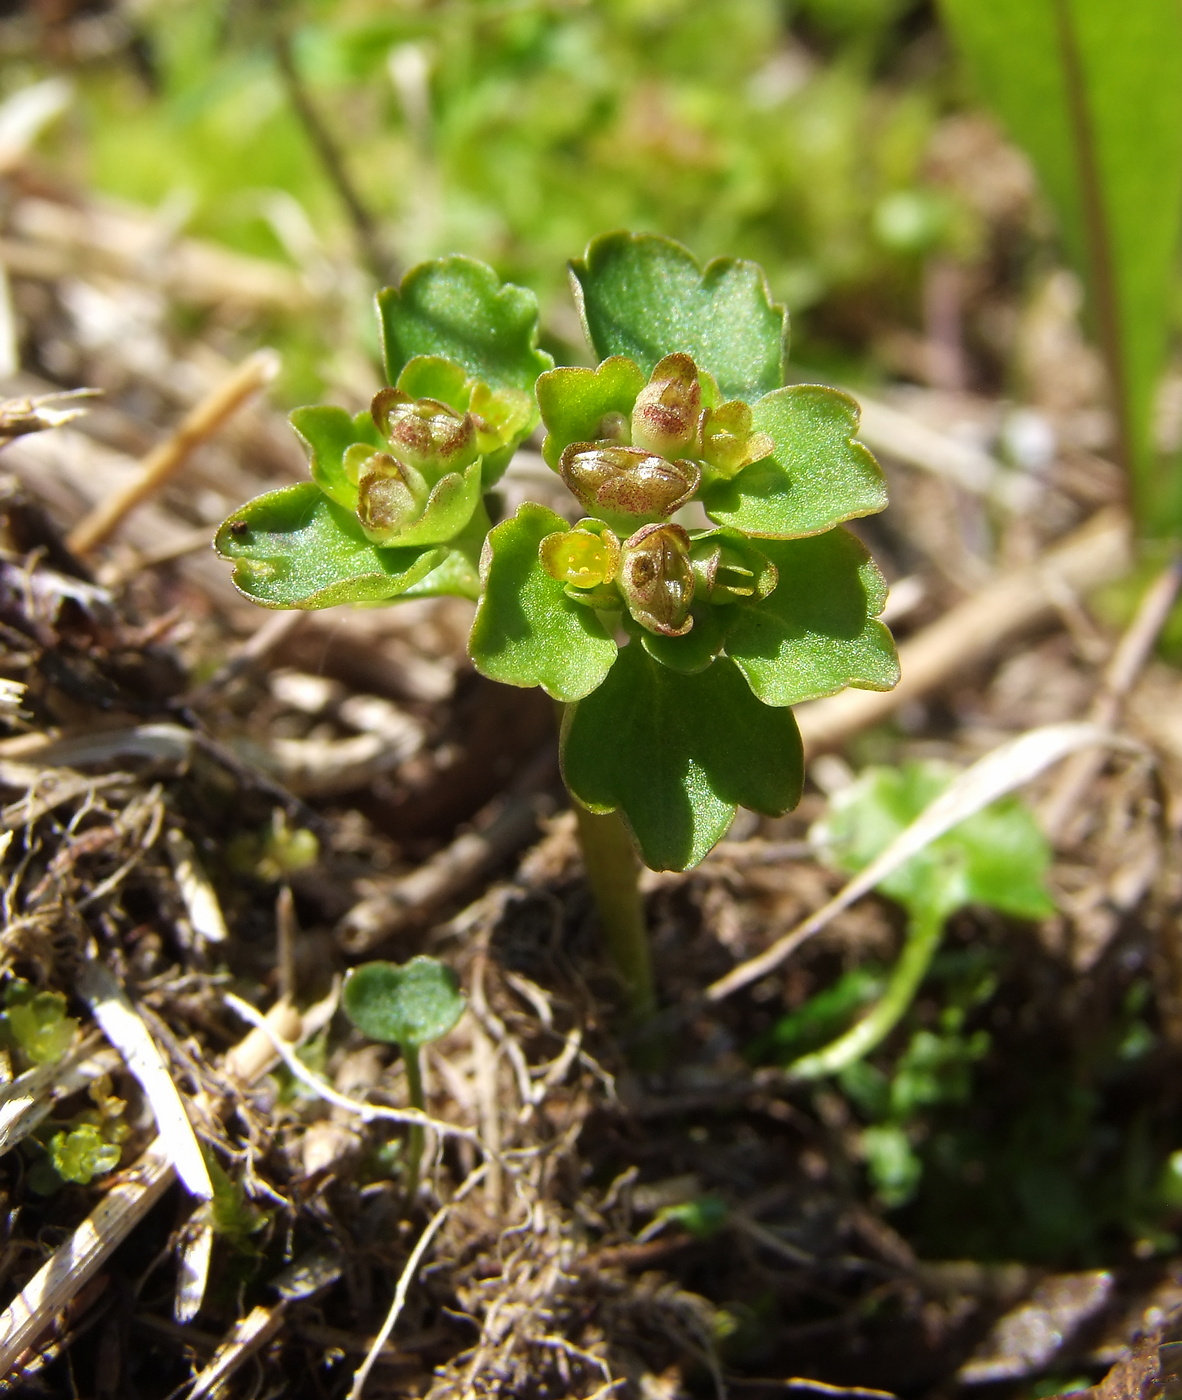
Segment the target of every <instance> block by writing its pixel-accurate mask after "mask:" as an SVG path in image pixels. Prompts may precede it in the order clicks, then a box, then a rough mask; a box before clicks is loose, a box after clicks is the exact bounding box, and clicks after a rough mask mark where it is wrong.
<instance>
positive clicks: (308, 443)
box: [288, 404, 387, 510]
mask: <svg viewBox="0 0 1182 1400" xmlns="http://www.w3.org/2000/svg"><path fill="white" fill-rule="evenodd" d="M288 421H289V422H290V423H291V426H292V427H293V428H294V429H295V430H296V434H297V436H298V437H299V438H300V439H301V441H302V442H303V444H304V446H305V447H306V448H307V451H308V461H309V465H310V467H311V471H312V480H313V481H314V482H315V483H316V484H317V486H319V487H320V489H321V490H322V491H323V492H324V493H325V495H326V496H331V497H332V499H333V500H334V501H336V503H337V505H339V506H344V507H345V509H346V510H356V509H357V487H356V485H355V484H354V483H353V482H351V481H350V480H349V478H348V477H347V476H346V475H345V469H344V466H343V460H344V456H345V453H346V452H347V451H348V450H349V448H350V447H352V446H353V444H354V443H355V442H364V443H368V444H370V445H371V446H372V447H374V448H375V449H376V448H381V447H385V446H387V443H386V441H385V439H384V438H383V437H382V435H381V433H379V432H378V429H377V426H376V424H375V423H374V421H373V417H372V415H371V414H370V413H369V412H368V410H367V411H365V412H363V413H358V414H357V415H356V417H354V416H353V415H352V414H349V413H346V412H345V410H344V409H343V408H333V407H330V406H328V405H323V404H317V405H314V406H312V407H310V408H294V409H292V411H291V413H290V415H289V417H288Z"/></svg>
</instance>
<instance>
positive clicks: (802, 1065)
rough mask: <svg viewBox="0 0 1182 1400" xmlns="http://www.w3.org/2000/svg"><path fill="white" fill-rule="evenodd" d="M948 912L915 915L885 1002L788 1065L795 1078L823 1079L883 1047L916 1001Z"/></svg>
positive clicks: (921, 910)
mask: <svg viewBox="0 0 1182 1400" xmlns="http://www.w3.org/2000/svg"><path fill="white" fill-rule="evenodd" d="M945 916H946V911H945V910H944V909H941V908H939V907H937V906H933V907H929V908H923V907H921V908H919V909H916V910H914V911H913V912H912V914H911V918H910V919H909V921H908V924H907V941H906V943H905V944H904V945H903V952H902V954H901V956H900V958H899V961H898V962H897V963H896V964H895V969H894V971H893V972H892V973H891V978H890V981H889V982H888V983H887V987H886V991H885V992H883V994H882V999H881V1000H880V1001H879V1002H878V1004H877V1005H876V1006H875V1007H874V1008H873V1009H872V1010H870V1011H869V1012H867V1014H866V1015H865V1016H863V1017H862V1019H861V1020H860V1021H858V1022H857V1023H856V1024H855V1025H853V1026H851V1027H850V1029H849V1030H848V1031H846V1033H845V1034H844V1035H841V1036H838V1038H837V1039H836V1040H834V1041H831V1042H830V1043H829V1044H828V1045H826V1046H824V1047H823V1048H822V1049H820V1050H815V1051H814V1052H813V1053H812V1054H811V1055H804V1056H802V1057H801V1058H800V1059H799V1060H797V1061H796V1062H795V1063H794V1064H791V1065H789V1066H788V1074H789V1075H790V1077H791V1078H793V1079H822V1078H824V1077H825V1076H826V1075H829V1074H837V1073H838V1072H839V1071H840V1070H843V1069H845V1068H846V1067H847V1066H849V1065H852V1064H854V1063H855V1062H856V1061H858V1060H860V1059H862V1058H863V1056H865V1055H868V1054H869V1053H870V1051H871V1050H873V1049H874V1048H875V1047H876V1046H877V1045H879V1044H881V1043H882V1041H884V1040H885V1039H886V1038H887V1036H888V1035H889V1034H890V1033H891V1031H893V1030H894V1028H895V1026H896V1025H898V1023H899V1021H900V1020H901V1019H902V1017H903V1014H904V1013H905V1012H906V1010H907V1008H908V1007H909V1006H910V1005H911V1003H912V1001H914V999H915V994H916V992H917V991H918V990H919V984H920V983H921V982H922V981H923V979H924V974H925V973H926V972H927V970H928V968H929V966H930V965H931V961H932V957H933V955H934V954H935V951H936V949H937V948H938V947H939V945H940V935H941V934H942V933H943V931H944V920H945Z"/></svg>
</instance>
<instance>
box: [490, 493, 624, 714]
mask: <svg viewBox="0 0 1182 1400" xmlns="http://www.w3.org/2000/svg"><path fill="white" fill-rule="evenodd" d="M568 528H569V526H568V525H567V522H566V521H565V520H563V518H562V517H561V516H560V515H555V513H554V512H553V511H552V510H547V509H546V508H545V506H539V505H536V504H534V502H532V501H526V502H525V504H524V505H522V506H520V507H519V508H518V511H517V514H516V515H515V516H514V517H513V518H512V519H511V520H504V521H502V522H501V524H499V525H497V526H496V527H495V528H494V529H492V530H491V531H490V532H489V536H488V540H487V542H486V544H485V551H486V552H485V555H484V559H483V560H482V566H481V567H482V573H483V575H484V593H483V595H482V597H481V599H480V603H479V605H478V607H477V609H476V619H475V621H474V622H473V623H472V634H471V636H470V637H469V639H468V651H469V653H470V654H471V657H472V660H473V662H474V663H475V665H476V669H477V670H478V671H480V672H482V673H483V674H484V675H486V676H488V677H490V678H491V679H492V680H494V681H505V682H506V683H507V684H509V685H521V686H532V685H540V686H541V687H542V689H543V690H544V691H545V692H546V694H547V695H550V696H552V697H553V698H554V699H555V700H563V701H572V700H581V699H582V698H583V696H585V695H589V694H590V693H591V692H592V691H593V690H595V688H596V687H597V686H599V685H600V684H601V683H602V682H603V679H604V677H605V676H606V675H607V674H608V672H609V671H610V670H611V668H612V665H613V663H614V662H615V660H616V655H617V648H616V644H615V642H614V640H613V639H612V638H611V637H610V636H609V635H608V633H607V630H606V629H605V628H604V626H603V624H602V623H601V622H600V620H599V618H598V617H597V616H596V615H595V611H594V609H592V608H589V607H587V606H586V604H584V603H576V602H575V601H574V600H573V599H572V598H569V597H567V594H566V590H565V588H564V587H563V585H562V584H561V583H559V582H558V581H557V580H556V579H553V578H551V577H550V575H549V574H548V573H547V572H546V570H545V569H544V568H542V564H541V560H540V559H539V557H538V546H539V545H540V544H541V542H542V540H543V539H544V538H545V537H546V536H547V535H550V534H553V533H554V532H555V531H556V530H566V529H568Z"/></svg>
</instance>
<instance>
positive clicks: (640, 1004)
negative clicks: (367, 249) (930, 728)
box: [216, 233, 898, 1020]
mask: <svg viewBox="0 0 1182 1400" xmlns="http://www.w3.org/2000/svg"><path fill="white" fill-rule="evenodd" d="M572 274H573V278H574V284H575V289H576V294H577V297H578V301H579V306H580V310H581V312H582V316H583V322H584V325H585V327H586V331H587V335H588V339H589V340H590V342H591V346H592V349H593V350H594V352H595V355H596V357H597V358H598V360H599V364H598V367H597V368H595V369H582V368H559V369H554V368H552V367H551V362H550V360H549V357H548V356H546V355H545V354H544V353H543V352H542V351H540V350H538V349H537V346H536V336H537V325H536V320H537V317H536V306H535V303H534V300H533V297H532V296H531V294H530V293H528V292H527V291H524V290H523V289H521V288H519V287H513V286H509V285H502V284H501V283H500V282H499V280H498V279H497V277H496V275H495V274H494V273H493V272H492V270H491V269H489V268H487V267H484V266H483V265H482V264H479V263H475V262H473V261H471V260H470V259H467V258H462V257H450V258H443V259H440V260H439V261H437V262H434V263H428V264H425V265H424V266H422V267H420V268H416V269H415V270H414V271H412V272H411V273H409V274H408V275H407V277H406V278H405V279H404V281H403V283H402V285H401V287H400V288H397V289H395V288H388V289H387V290H386V291H384V292H382V293H381V294H380V295H379V297H378V312H379V317H380V320H381V329H382V343H383V346H384V352H385V360H386V370H387V376H388V378H389V380H390V385H391V387H390V388H387V389H383V390H382V391H380V392H379V393H378V394H377V396H376V397H375V398H374V400H373V403H372V405H371V411H370V412H369V413H368V414H361V415H359V416H358V417H356V418H352V417H350V416H349V415H348V414H347V413H345V412H344V410H342V409H337V408H305V409H297V410H296V412H295V413H294V414H293V415H292V421H293V423H294V425H295V427H296V429H297V431H298V432H299V434H300V435H301V437H302V438H303V439H304V441H305V443H306V445H307V447H308V452H309V457H310V462H311V471H312V478H313V479H312V481H311V482H310V483H307V484H304V485H298V486H290V487H286V488H284V489H283V490H280V491H275V492H271V493H270V494H268V495H266V496H262V497H260V498H259V499H257V500H255V501H252V502H250V503H249V504H247V505H246V506H244V507H242V508H241V509H240V510H238V511H236V512H235V513H234V514H233V515H232V516H231V517H230V518H229V519H228V520H227V521H226V522H225V523H224V524H223V525H222V526H221V528H220V529H219V531H218V534H217V539H216V547H217V549H218V550H219V552H220V553H221V554H222V555H223V557H225V558H227V559H229V560H232V561H233V563H234V566H235V568H234V581H235V583H236V584H237V586H238V587H239V589H241V590H242V592H244V593H245V594H246V595H247V596H248V597H250V598H252V599H254V600H255V601H256V602H259V603H261V604H263V605H264V606H268V607H299V608H319V607H327V606H330V605H332V604H335V603H344V602H351V603H374V602H382V601H391V600H394V599H397V598H411V597H415V598H418V597H427V596H433V595H438V594H454V595H459V596H462V597H467V598H471V599H473V600H475V601H476V603H477V608H476V616H475V619H474V622H473V625H472V632H471V637H470V640H469V651H470V653H471V656H472V660H473V662H474V664H475V665H476V667H477V668H478V669H479V670H480V671H482V672H483V673H484V674H485V675H486V676H489V677H491V678H492V679H494V680H499V681H504V682H507V683H508V684H511V685H519V686H530V687H532V686H540V687H541V688H542V689H543V690H545V691H546V693H547V694H548V695H550V696H552V697H553V698H554V699H555V700H557V701H559V702H560V703H562V704H563V705H565V706H566V710H565V714H564V720H563V725H562V736H561V758H562V771H563V777H564V779H565V781H566V785H567V787H568V788H569V790H570V792H571V793H572V794H573V796H574V798H575V799H576V800H577V804H578V810H579V813H580V835H581V838H582V841H583V846H584V851H585V854H586V856H587V867H588V874H589V877H590V880H591V883H592V887H593V889H594V890H595V893H596V896H597V899H598V902H599V906H600V912H601V918H602V922H603V923H604V926H605V931H606V933H607V937H608V944H609V949H610V950H611V952H612V956H613V960H614V962H615V964H616V968H617V971H618V973H619V975H620V977H621V980H622V982H623V984H624V987H625V990H626V993H627V996H628V1001H629V1004H630V1007H631V1010H632V1012H633V1014H634V1016H635V1017H636V1018H637V1019H641V1020H643V1019H644V1018H645V1017H646V1016H647V1015H648V1013H649V1012H650V1011H651V1009H652V1004H653V994H652V978H651V973H650V971H649V967H648V952H647V944H646V942H645V939H644V927H643V917H642V914H641V912H640V907H639V901H638V896H637V894H636V872H635V860H634V857H633V856H632V855H631V853H630V852H629V850H628V847H627V839H626V837H625V835H624V830H625V828H626V831H627V833H628V835H630V837H631V838H632V840H633V841H634V842H635V845H636V847H637V848H638V850H639V853H640V856H641V858H642V859H643V860H644V861H645V862H646V863H647V864H648V865H649V866H651V867H653V868H654V869H673V870H684V869H686V868H687V867H688V866H691V865H693V864H695V863H696V862H698V861H700V860H701V859H702V857H703V856H704V855H705V854H706V853H707V852H708V851H709V850H710V848H711V847H712V846H713V845H714V844H715V843H716V842H717V841H718V840H719V839H720V838H721V837H722V836H723V835H724V834H725V832H726V830H727V828H728V827H729V825H730V823H731V821H732V819H733V817H734V815H735V811H736V809H737V807H738V806H739V805H743V806H746V807H749V808H751V809H753V810H754V811H757V812H761V813H765V814H768V815H778V814H780V813H783V812H785V811H787V810H789V809H790V808H792V807H794V806H795V805H796V803H797V801H798V800H799V797H800V789H801V782H802V757H801V748H800V737H799V733H798V731H797V728H796V724H795V721H794V719H793V717H792V711H791V707H792V706H793V705H795V704H798V703H799V702H801V701H804V700H809V699H813V698H815V697H817V696H821V695H828V694H832V693H833V692H835V691H838V690H840V689H842V688H843V687H845V686H860V687H864V688H868V689H874V690H885V689H889V688H890V687H891V686H893V685H894V684H895V681H896V680H897V678H898V662H897V658H896V655H895V650H894V644H893V642H892V640H891V636H890V633H889V632H888V631H887V629H886V628H885V627H884V626H883V625H882V624H881V623H880V622H878V621H877V615H878V613H879V612H880V611H881V610H882V607H883V604H884V603H885V601H886V586H885V583H884V581H883V578H882V575H881V574H880V573H879V571H878V569H877V567H876V566H875V564H874V562H873V561H872V560H871V558H870V556H869V555H868V553H867V551H866V549H865V548H864V546H863V545H862V544H861V543H860V541H859V540H858V539H857V538H856V537H855V536H854V535H852V534H851V533H850V532H849V531H847V530H845V529H843V528H842V527H843V524H844V522H846V521H849V520H853V519H856V518H857V517H859V516H866V515H871V514H873V513H874V512H876V511H880V510H882V509H883V507H884V506H885V505H886V491H885V486H884V483H883V478H882V474H881V472H880V471H879V468H878V466H877V464H876V463H875V461H874V459H873V457H872V456H871V454H870V453H869V452H868V451H867V449H866V448H865V447H863V446H862V445H861V444H860V443H858V442H857V441H856V440H855V437H854V434H855V432H856V430H857V424H858V408H857V405H856V404H855V403H854V402H853V401H852V400H851V399H850V398H848V397H847V396H846V395H844V394H841V393H838V392H836V391H834V390H832V389H827V388H822V387H818V386H815V385H792V386H785V384H784V379H785V358H786V353H787V313H786V312H785V310H784V308H783V307H781V306H778V305H776V304H775V303H774V302H773V301H772V299H771V296H770V294H769V292H768V288H767V285H766V282H765V280H764V278H763V274H762V273H761V271H760V270H759V268H757V267H756V266H754V264H751V263H745V262H738V261H734V260H728V259H719V260H716V261H714V262H712V263H710V264H709V265H708V266H706V267H704V268H703V267H702V266H700V265H699V263H698V262H697V261H696V260H695V259H694V258H693V256H692V255H691V254H690V253H689V252H688V251H687V250H686V249H684V248H682V247H681V246H680V245H679V244H676V243H674V242H672V241H671V240H669V239H666V238H661V237H656V236H653V235H636V234H626V233H614V234H608V235H605V236H604V237H601V238H598V239H596V240H595V241H594V242H593V243H592V244H591V245H590V246H589V248H588V249H587V252H586V254H585V256H584V257H583V258H582V259H580V260H578V261H576V262H575V263H573V264H572ZM539 418H540V419H541V421H542V422H543V423H544V425H545V428H546V437H545V441H544V444H543V448H542V451H543V455H544V456H545V459H546V461H547V462H548V463H549V464H550V466H551V467H552V468H553V469H554V471H555V472H556V473H557V474H558V475H559V476H561V478H562V480H563V482H564V483H565V484H566V486H567V487H568V488H569V490H570V492H571V495H572V497H573V498H574V500H575V501H576V502H577V503H578V507H579V510H580V512H581V514H580V515H578V516H577V517H576V518H575V519H574V520H573V521H572V520H567V519H564V518H563V517H562V516H560V515H558V514H556V513H555V512H554V511H552V510H550V509H548V508H547V507H545V506H542V505H539V504H536V503H534V502H526V503H525V504H523V505H521V506H520V507H519V508H518V510H517V512H516V514H515V515H514V516H513V517H512V518H511V519H507V520H502V521H500V522H499V523H498V524H496V525H492V523H491V520H490V516H489V512H488V502H486V498H485V495H484V493H485V492H486V491H487V490H488V488H489V487H490V486H492V485H493V484H494V483H495V482H496V480H497V479H498V477H499V475H500V474H501V472H502V471H503V470H504V468H505V466H506V464H507V462H508V460H509V458H510V456H511V455H512V453H513V451H514V449H515V447H516V446H517V445H518V444H519V443H520V442H521V441H523V440H524V438H525V437H526V435H527V434H529V433H530V432H531V431H532V430H533V429H534V427H535V426H536V425H537V423H538V420H539ZM572 513H573V512H572ZM621 823H623V825H621Z"/></svg>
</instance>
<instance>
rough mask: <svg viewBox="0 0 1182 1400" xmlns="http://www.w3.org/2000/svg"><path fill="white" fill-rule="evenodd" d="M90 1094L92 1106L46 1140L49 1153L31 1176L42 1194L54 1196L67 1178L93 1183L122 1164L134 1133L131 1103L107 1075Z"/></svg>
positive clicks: (83, 1183) (34, 1166)
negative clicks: (128, 1117) (129, 1117)
mask: <svg viewBox="0 0 1182 1400" xmlns="http://www.w3.org/2000/svg"><path fill="white" fill-rule="evenodd" d="M87 1094H88V1097H89V1099H90V1103H91V1106H90V1107H89V1108H85V1109H83V1110H82V1111H81V1112H80V1113H78V1114H77V1115H75V1117H74V1118H73V1119H72V1120H70V1122H69V1123H68V1124H67V1125H66V1126H65V1127H63V1128H61V1129H60V1130H59V1131H57V1132H54V1133H51V1134H50V1135H49V1137H48V1138H44V1139H42V1140H43V1141H44V1143H45V1153H46V1155H45V1156H44V1157H43V1158H41V1159H40V1160H39V1161H38V1162H36V1163H35V1164H34V1165H33V1167H32V1169H31V1171H30V1178H29V1179H30V1184H31V1185H32V1187H33V1189H34V1190H35V1191H37V1192H38V1193H39V1194H41V1195H51V1194H52V1193H53V1192H54V1191H56V1190H57V1189H58V1188H59V1187H60V1186H61V1184H62V1182H63V1181H70V1182H73V1183H75V1184H76V1185H78V1186H89V1184H90V1183H91V1182H92V1181H93V1180H94V1178H95V1177H96V1176H105V1175H106V1173H107V1172H111V1171H114V1170H115V1168H116V1167H117V1166H118V1165H119V1159H120V1157H121V1156H122V1155H123V1147H122V1144H123V1143H124V1142H125V1141H126V1140H127V1138H128V1137H129V1136H130V1133H131V1128H130V1126H129V1125H128V1123H127V1120H126V1117H125V1113H126V1110H127V1104H126V1103H125V1102H124V1101H123V1099H121V1098H118V1097H117V1096H116V1095H115V1094H114V1093H112V1091H111V1080H110V1078H109V1076H107V1075H105V1074H104V1075H100V1076H99V1078H98V1079H96V1080H94V1082H93V1083H92V1084H91V1085H90V1088H89V1089H88V1091H87Z"/></svg>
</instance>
